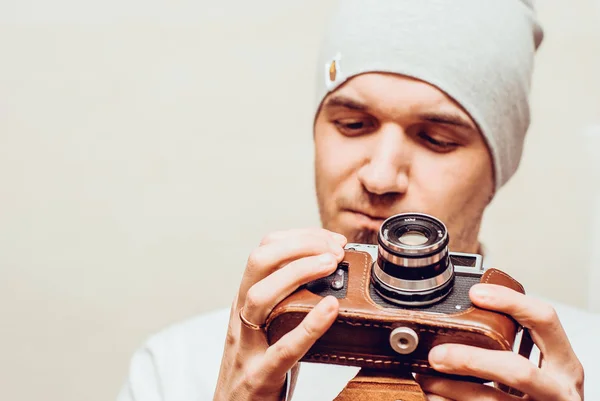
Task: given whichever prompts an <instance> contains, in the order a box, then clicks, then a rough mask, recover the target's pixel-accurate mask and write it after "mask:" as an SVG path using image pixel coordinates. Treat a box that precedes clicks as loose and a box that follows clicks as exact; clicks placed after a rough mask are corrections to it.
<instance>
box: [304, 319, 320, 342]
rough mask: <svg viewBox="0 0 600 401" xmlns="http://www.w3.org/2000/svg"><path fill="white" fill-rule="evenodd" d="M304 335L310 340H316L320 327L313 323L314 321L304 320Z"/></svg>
mask: <svg viewBox="0 0 600 401" xmlns="http://www.w3.org/2000/svg"><path fill="white" fill-rule="evenodd" d="M300 327H301V329H302V332H303V334H304V335H305V336H306V337H308V338H311V339H312V338H316V337H318V333H319V327H318V325H317V323H315V322H313V321H312V320H310V319H309V320H307V319H305V320H303V321H302V324H301V325H300Z"/></svg>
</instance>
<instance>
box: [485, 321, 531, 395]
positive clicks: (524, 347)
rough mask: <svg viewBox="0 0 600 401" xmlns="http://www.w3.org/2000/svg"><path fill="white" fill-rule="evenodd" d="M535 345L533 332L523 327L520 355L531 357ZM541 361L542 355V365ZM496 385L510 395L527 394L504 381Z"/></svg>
mask: <svg viewBox="0 0 600 401" xmlns="http://www.w3.org/2000/svg"><path fill="white" fill-rule="evenodd" d="M533 345H534V343H533V339H532V338H531V333H530V332H529V330H528V329H527V328H523V334H522V336H521V343H520V344H519V355H521V356H522V357H525V358H527V359H529V356H530V355H531V350H532V349H533ZM541 363H542V357H541V355H540V361H539V365H540V366H541ZM496 387H497V388H499V389H500V390H502V391H504V392H505V393H507V394H510V395H514V396H517V397H524V396H525V394H524V393H523V392H521V391H519V390H517V389H516V388H513V387H509V386H507V385H505V384H502V383H497V384H496Z"/></svg>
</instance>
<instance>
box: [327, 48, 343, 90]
mask: <svg viewBox="0 0 600 401" xmlns="http://www.w3.org/2000/svg"><path fill="white" fill-rule="evenodd" d="M341 58H342V55H341V54H340V53H338V54H336V56H335V58H334V59H333V60H331V61H330V62H329V63H325V86H326V87H327V89H332V88H333V87H334V86H335V85H336V84H337V83H338V82H339V81H342V72H341V69H340V59H341Z"/></svg>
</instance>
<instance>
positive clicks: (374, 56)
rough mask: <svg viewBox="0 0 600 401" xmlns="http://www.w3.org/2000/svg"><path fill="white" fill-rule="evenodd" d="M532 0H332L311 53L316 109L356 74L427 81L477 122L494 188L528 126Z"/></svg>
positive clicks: (534, 33) (512, 167)
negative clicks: (387, 74) (317, 44)
mask: <svg viewBox="0 0 600 401" xmlns="http://www.w3.org/2000/svg"><path fill="white" fill-rule="evenodd" d="M532 2H533V0H339V4H338V6H337V8H336V9H335V10H334V13H333V16H332V18H331V20H330V22H329V25H328V27H327V30H326V33H325V40H324V42H323V44H322V47H321V52H320V55H319V64H318V68H319V70H318V71H317V80H318V81H317V82H318V84H317V110H318V108H319V107H320V105H321V102H322V101H323V99H324V98H325V96H327V94H328V93H329V92H331V91H334V90H335V89H336V88H338V87H339V86H340V85H341V84H343V83H344V82H345V81H346V80H348V79H349V78H351V77H353V76H355V75H357V74H361V73H365V72H390V73H397V74H401V75H405V76H409V77H413V78H416V79H420V80H422V81H425V82H428V83H430V84H431V85H434V86H436V87H437V88H439V89H440V90H442V91H443V92H445V93H446V94H447V95H448V96H450V97H451V98H453V99H454V100H455V101H457V102H458V103H459V104H460V105H461V106H462V107H463V108H464V109H465V110H466V111H467V112H468V113H469V114H470V116H471V118H472V119H473V120H474V121H475V123H476V124H477V125H478V127H479V129H480V130H481V132H482V134H483V136H484V138H485V140H486V142H487V145H488V147H489V149H490V152H491V155H492V160H493V163H494V175H495V187H496V190H498V189H499V188H500V187H501V186H502V185H504V184H505V183H506V182H507V181H508V180H509V178H511V177H512V175H513V174H514V173H515V171H516V170H517V168H518V166H519V163H520V159H521V154H522V151H523V141H524V139H525V134H526V132H527V129H528V128H529V122H530V115H529V91H530V86H531V75H532V72H533V64H534V54H535V52H536V50H537V49H538V47H539V45H540V44H541V42H542V39H543V36H544V34H543V30H542V28H541V26H540V24H539V23H538V21H537V19H536V15H535V10H534V7H533V4H532ZM334 62H335V63H334ZM332 63H334V64H335V65H334V66H333V68H332ZM321 68H322V70H320V69H321Z"/></svg>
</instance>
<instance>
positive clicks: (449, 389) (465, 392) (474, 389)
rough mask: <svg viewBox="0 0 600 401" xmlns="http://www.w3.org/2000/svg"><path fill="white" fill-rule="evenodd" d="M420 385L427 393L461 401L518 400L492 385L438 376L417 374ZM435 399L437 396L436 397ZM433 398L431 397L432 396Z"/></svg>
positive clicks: (444, 398)
mask: <svg viewBox="0 0 600 401" xmlns="http://www.w3.org/2000/svg"><path fill="white" fill-rule="evenodd" d="M416 380H417V382H418V383H419V385H421V388H422V389H423V391H425V393H432V394H435V395H437V396H441V397H440V399H443V400H459V401H516V400H518V398H515V397H513V396H511V395H508V394H506V393H503V392H501V391H499V390H498V389H496V388H494V387H490V386H484V385H483V384H478V383H468V382H461V381H456V380H448V379H442V378H438V377H431V376H422V375H417V378H416ZM434 399H435V398H434ZM430 400H431V398H430Z"/></svg>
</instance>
